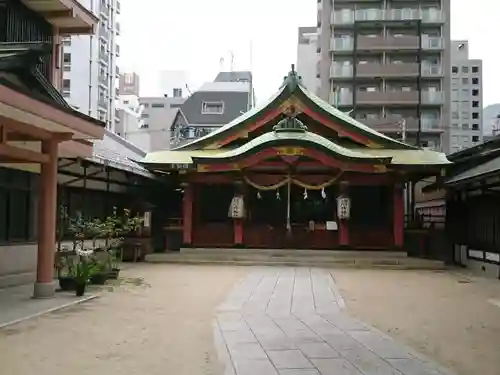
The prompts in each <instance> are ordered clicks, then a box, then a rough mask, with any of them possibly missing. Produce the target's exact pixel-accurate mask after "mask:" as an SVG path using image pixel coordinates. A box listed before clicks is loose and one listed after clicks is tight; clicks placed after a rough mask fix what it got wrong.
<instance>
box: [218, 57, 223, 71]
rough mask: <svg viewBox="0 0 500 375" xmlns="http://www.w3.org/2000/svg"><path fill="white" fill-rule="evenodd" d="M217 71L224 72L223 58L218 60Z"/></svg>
mask: <svg viewBox="0 0 500 375" xmlns="http://www.w3.org/2000/svg"><path fill="white" fill-rule="evenodd" d="M219 71H220V72H223V71H224V57H221V58H220V60H219Z"/></svg>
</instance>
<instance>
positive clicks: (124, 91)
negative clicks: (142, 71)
mask: <svg viewBox="0 0 500 375" xmlns="http://www.w3.org/2000/svg"><path fill="white" fill-rule="evenodd" d="M118 90H119V93H120V95H135V96H139V92H140V79H139V75H138V74H137V73H134V72H131V73H122V74H120V83H119V86H118Z"/></svg>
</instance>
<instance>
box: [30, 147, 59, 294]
mask: <svg viewBox="0 0 500 375" xmlns="http://www.w3.org/2000/svg"><path fill="white" fill-rule="evenodd" d="M57 145H58V142H57V141H56V140H45V141H42V153H43V154H45V155H47V156H48V157H49V160H48V162H47V163H43V164H42V165H41V172H40V187H39V202H38V251H37V268H36V283H35V288H34V292H33V296H34V297H35V298H48V297H52V296H53V295H54V257H55V244H56V222H57V210H58V208H57Z"/></svg>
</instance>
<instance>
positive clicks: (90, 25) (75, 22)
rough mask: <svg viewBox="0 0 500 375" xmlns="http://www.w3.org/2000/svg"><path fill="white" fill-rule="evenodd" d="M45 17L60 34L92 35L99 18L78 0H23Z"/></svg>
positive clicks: (27, 5) (26, 4)
mask: <svg viewBox="0 0 500 375" xmlns="http://www.w3.org/2000/svg"><path fill="white" fill-rule="evenodd" d="M21 2H22V3H23V4H24V5H25V6H26V7H28V8H29V9H31V10H32V11H33V12H36V13H38V14H39V15H40V16H41V17H43V18H45V19H46V20H47V22H49V23H50V24H51V25H52V26H53V27H54V29H57V30H58V32H59V34H60V35H84V34H87V35H91V34H94V33H95V30H96V27H97V24H98V23H99V19H98V18H97V17H96V16H95V14H94V13H92V12H91V11H89V10H88V9H87V8H85V6H83V5H82V4H80V1H78V0H21Z"/></svg>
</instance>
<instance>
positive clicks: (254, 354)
mask: <svg viewBox="0 0 500 375" xmlns="http://www.w3.org/2000/svg"><path fill="white" fill-rule="evenodd" d="M229 354H230V355H231V358H233V360H234V359H267V355H266V352H264V349H262V346H261V345H260V344H259V343H253V342H252V343H247V342H245V343H239V344H235V345H232V346H231V347H230V348H229Z"/></svg>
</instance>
